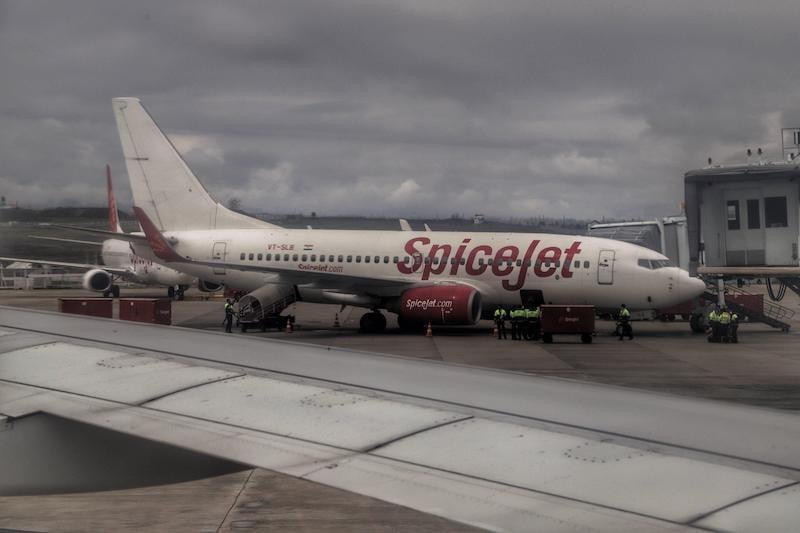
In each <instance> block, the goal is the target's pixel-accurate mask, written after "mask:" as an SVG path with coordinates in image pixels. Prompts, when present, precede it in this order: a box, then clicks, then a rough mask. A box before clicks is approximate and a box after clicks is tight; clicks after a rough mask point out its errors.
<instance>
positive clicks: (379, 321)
mask: <svg viewBox="0 0 800 533" xmlns="http://www.w3.org/2000/svg"><path fill="white" fill-rule="evenodd" d="M385 329H386V317H385V316H383V315H382V314H381V313H378V312H377V311H372V312H370V313H364V315H362V316H361V321H360V322H359V331H360V332H361V333H380V332H382V331H383V330H385Z"/></svg>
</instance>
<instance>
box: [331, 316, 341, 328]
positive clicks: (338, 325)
mask: <svg viewBox="0 0 800 533" xmlns="http://www.w3.org/2000/svg"><path fill="white" fill-rule="evenodd" d="M333 327H335V328H340V327H342V326H341V324H339V313H336V315H335V316H334V317H333Z"/></svg>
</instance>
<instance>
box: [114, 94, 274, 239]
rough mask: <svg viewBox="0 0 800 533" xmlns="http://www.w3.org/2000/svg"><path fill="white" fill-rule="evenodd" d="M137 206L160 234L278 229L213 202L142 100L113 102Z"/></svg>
mask: <svg viewBox="0 0 800 533" xmlns="http://www.w3.org/2000/svg"><path fill="white" fill-rule="evenodd" d="M112 103H113V107H114V115H115V117H116V120H117V129H118V131H119V137H120V142H121V143H122V151H123V153H124V155H125V165H126V166H127V168H128V178H129V179H130V181H131V190H132V192H133V203H134V206H136V207H138V208H140V209H141V210H142V211H143V212H144V213H146V214H147V216H148V218H149V219H150V220H151V221H152V222H153V224H154V225H155V227H156V228H157V229H158V230H159V231H169V230H188V229H243V228H275V227H277V226H274V225H272V224H269V223H267V222H263V221H261V220H258V219H256V218H253V217H249V216H247V215H243V214H241V213H237V212H235V211H231V210H230V209H227V208H226V207H224V206H223V205H221V204H220V203H219V202H217V201H215V200H214V199H213V198H212V197H211V195H210V194H208V192H207V191H206V190H205V188H204V187H203V185H202V184H201V183H200V181H199V180H198V179H197V177H195V175H194V173H192V171H191V169H189V167H188V166H187V165H186V162H184V160H183V158H182V157H181V155H180V154H179V153H178V151H177V150H176V149H175V146H173V144H172V142H170V140H169V139H168V138H167V136H166V135H165V134H164V133H163V132H162V131H161V129H159V127H158V125H157V124H156V123H155V121H154V120H153V119H152V118H151V117H150V115H149V114H148V112H147V110H146V109H145V108H144V106H142V104H141V102H140V101H139V99H138V98H114V99H113V100H112Z"/></svg>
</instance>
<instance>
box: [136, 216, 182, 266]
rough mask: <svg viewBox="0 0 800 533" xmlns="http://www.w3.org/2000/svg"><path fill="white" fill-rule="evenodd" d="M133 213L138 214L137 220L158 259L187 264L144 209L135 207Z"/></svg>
mask: <svg viewBox="0 0 800 533" xmlns="http://www.w3.org/2000/svg"><path fill="white" fill-rule="evenodd" d="M133 212H134V213H135V214H136V219H137V220H138V221H139V225H140V226H142V231H144V235H145V237H147V243H148V244H149V245H150V249H151V250H153V253H154V254H156V257H158V258H159V259H161V260H163V261H166V262H168V263H178V262H185V259H184V258H183V257H181V256H179V255H178V254H177V253H176V252H175V250H173V249H172V247H171V246H170V245H169V243H167V241H166V239H164V236H163V235H161V233H159V231H158V228H156V225H155V224H153V221H152V220H150V218H149V217H148V216H147V214H146V213H145V212H144V210H143V209H142V208H140V207H136V206H133Z"/></svg>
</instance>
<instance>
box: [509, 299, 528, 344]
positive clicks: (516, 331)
mask: <svg viewBox="0 0 800 533" xmlns="http://www.w3.org/2000/svg"><path fill="white" fill-rule="evenodd" d="M524 315H525V313H524V311H522V308H521V306H520V307H516V308H514V309H512V310H511V340H514V341H517V340H522V321H523V320H524V318H523V317H524Z"/></svg>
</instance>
